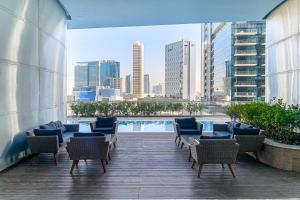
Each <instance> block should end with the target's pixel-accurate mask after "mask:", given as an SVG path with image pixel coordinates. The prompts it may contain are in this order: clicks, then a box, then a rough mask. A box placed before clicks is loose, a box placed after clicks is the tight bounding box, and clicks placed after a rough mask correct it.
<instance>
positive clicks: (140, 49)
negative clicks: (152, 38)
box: [132, 41, 144, 98]
mask: <svg viewBox="0 0 300 200" xmlns="http://www.w3.org/2000/svg"><path fill="white" fill-rule="evenodd" d="M132 93H133V96H134V97H136V98H143V97H144V45H143V43H141V42H138V41H136V42H134V43H133V73H132Z"/></svg>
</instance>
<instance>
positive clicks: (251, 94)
mask: <svg viewBox="0 0 300 200" xmlns="http://www.w3.org/2000/svg"><path fill="white" fill-rule="evenodd" d="M234 96H235V97H256V93H255V92H235V93H234Z"/></svg>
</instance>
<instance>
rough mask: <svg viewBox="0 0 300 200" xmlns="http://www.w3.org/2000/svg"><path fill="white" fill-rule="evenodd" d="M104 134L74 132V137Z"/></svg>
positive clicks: (100, 134)
mask: <svg viewBox="0 0 300 200" xmlns="http://www.w3.org/2000/svg"><path fill="white" fill-rule="evenodd" d="M89 136H104V134H103V133H74V137H89Z"/></svg>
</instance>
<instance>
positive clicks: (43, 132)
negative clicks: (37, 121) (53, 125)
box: [33, 129, 63, 144]
mask: <svg viewBox="0 0 300 200" xmlns="http://www.w3.org/2000/svg"><path fill="white" fill-rule="evenodd" d="M33 133H34V135H35V136H50V135H57V136H58V141H59V143H60V144H61V143H63V136H62V134H61V130H60V129H54V130H51V129H34V130H33Z"/></svg>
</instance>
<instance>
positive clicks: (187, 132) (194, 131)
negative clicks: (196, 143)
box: [180, 129, 201, 135]
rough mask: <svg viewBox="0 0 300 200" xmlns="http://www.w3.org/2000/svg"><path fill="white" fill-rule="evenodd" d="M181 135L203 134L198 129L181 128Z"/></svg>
mask: <svg viewBox="0 0 300 200" xmlns="http://www.w3.org/2000/svg"><path fill="white" fill-rule="evenodd" d="M180 134H181V135H201V131H199V130H197V129H180Z"/></svg>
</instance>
